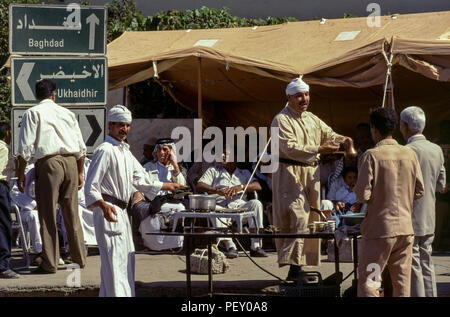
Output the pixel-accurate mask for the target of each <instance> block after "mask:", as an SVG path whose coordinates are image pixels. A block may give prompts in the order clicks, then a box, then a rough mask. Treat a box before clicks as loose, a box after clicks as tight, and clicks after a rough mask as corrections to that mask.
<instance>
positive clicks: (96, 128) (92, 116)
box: [11, 107, 106, 156]
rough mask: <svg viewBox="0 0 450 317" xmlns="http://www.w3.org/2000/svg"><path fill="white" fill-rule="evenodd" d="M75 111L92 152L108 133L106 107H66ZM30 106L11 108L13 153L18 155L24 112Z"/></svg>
mask: <svg viewBox="0 0 450 317" xmlns="http://www.w3.org/2000/svg"><path fill="white" fill-rule="evenodd" d="M66 108H67V109H69V110H70V111H72V112H73V113H75V115H76V117H77V119H78V124H79V125H80V130H81V134H82V135H83V140H84V143H85V144H86V148H87V153H88V154H92V153H93V152H94V150H95V148H96V147H97V146H99V145H100V144H101V143H102V142H103V141H104V140H105V135H106V107H97V108H84V107H83V108H81V107H66ZM27 109H30V108H25V107H14V108H12V110H11V122H12V124H11V129H12V143H13V144H12V153H13V155H14V156H17V150H18V146H19V134H20V123H21V121H22V117H23V114H24V112H25V111H26V110H27Z"/></svg>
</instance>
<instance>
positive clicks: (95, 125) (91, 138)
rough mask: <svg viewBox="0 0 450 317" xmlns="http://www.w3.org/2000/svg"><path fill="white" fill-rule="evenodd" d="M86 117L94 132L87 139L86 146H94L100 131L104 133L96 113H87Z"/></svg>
mask: <svg viewBox="0 0 450 317" xmlns="http://www.w3.org/2000/svg"><path fill="white" fill-rule="evenodd" d="M86 119H87V120H88V122H89V124H90V125H91V128H92V133H91V135H90V136H89V138H88V139H87V141H86V146H93V145H94V143H95V141H96V140H97V138H98V136H99V135H100V133H102V129H101V128H100V125H99V124H98V122H97V119H96V118H95V116H94V115H91V114H87V115H86Z"/></svg>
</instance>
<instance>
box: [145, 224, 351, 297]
mask: <svg viewBox="0 0 450 317" xmlns="http://www.w3.org/2000/svg"><path fill="white" fill-rule="evenodd" d="M146 234H149V235H167V236H172V235H175V236H184V239H185V252H186V295H187V296H188V297H190V296H191V293H192V287H191V246H192V240H193V239H195V238H196V237H202V238H205V237H206V238H208V239H207V240H208V295H209V296H212V295H213V292H214V291H213V277H212V275H213V274H212V269H211V267H212V265H211V262H212V258H211V255H212V249H211V247H212V244H213V241H215V239H216V238H221V237H226V238H272V239H276V238H292V239H296V238H304V239H334V233H333V232H316V233H273V234H270V233H258V234H257V233H221V232H203V233H195V232H184V233H182V232H157V233H156V232H152V233H146ZM348 235H349V236H350V237H351V238H352V239H353V270H354V271H353V274H354V281H356V280H357V267H358V246H357V241H358V240H357V237H358V235H359V232H350V233H348ZM334 254H335V256H334V266H335V271H336V275H337V279H336V284H337V287H336V293H337V294H336V295H337V297H340V291H339V289H340V287H339V286H340V284H341V283H342V281H341V280H340V279H339V274H338V273H339V248H338V246H337V243H336V239H334Z"/></svg>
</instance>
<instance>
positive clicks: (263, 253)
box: [250, 248, 268, 258]
mask: <svg viewBox="0 0 450 317" xmlns="http://www.w3.org/2000/svg"><path fill="white" fill-rule="evenodd" d="M250 256H251V257H254V258H265V257H267V256H268V255H267V253H266V251H264V250H263V249H261V248H256V250H250Z"/></svg>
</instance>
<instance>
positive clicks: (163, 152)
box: [136, 138, 186, 251]
mask: <svg viewBox="0 0 450 317" xmlns="http://www.w3.org/2000/svg"><path fill="white" fill-rule="evenodd" d="M153 157H154V160H153V161H151V162H148V163H146V164H145V165H144V168H145V170H146V171H147V173H148V174H149V176H150V178H151V179H152V180H155V181H158V180H159V181H160V182H172V183H178V184H181V185H183V186H186V179H185V178H184V176H183V174H182V173H181V170H180V167H179V165H178V161H177V156H176V148H175V141H174V140H172V139H169V138H164V139H158V140H157V141H156V146H155V148H154V150H153ZM166 194H168V191H167V190H160V191H159V192H158V196H162V195H166ZM137 204H138V205H137V206H136V207H137V208H139V207H141V208H143V209H144V210H145V211H148V206H147V205H148V202H139V203H137ZM185 209H186V207H185V206H184V205H183V204H182V203H181V202H180V203H174V202H166V203H164V204H163V205H162V206H161V210H160V213H164V214H166V215H172V214H173V213H174V212H176V211H179V210H185ZM160 217H161V215H160V214H155V215H148V216H147V217H145V218H144V219H143V220H142V222H140V224H139V231H140V233H141V237H142V240H143V245H144V246H145V247H147V248H149V249H150V250H154V251H161V250H167V249H172V248H179V247H181V246H182V245H183V237H182V236H172V237H170V236H155V235H147V234H145V233H147V232H159V231H160V229H161V221H160Z"/></svg>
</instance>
